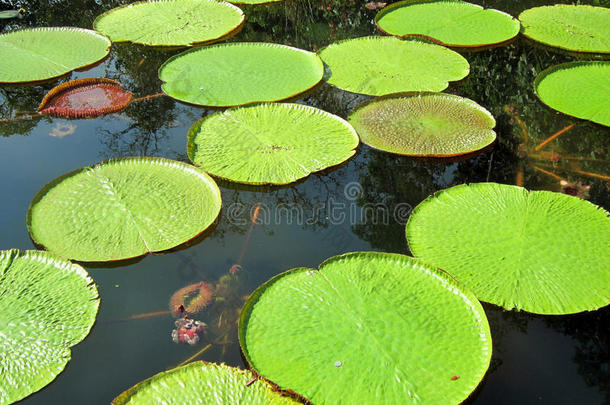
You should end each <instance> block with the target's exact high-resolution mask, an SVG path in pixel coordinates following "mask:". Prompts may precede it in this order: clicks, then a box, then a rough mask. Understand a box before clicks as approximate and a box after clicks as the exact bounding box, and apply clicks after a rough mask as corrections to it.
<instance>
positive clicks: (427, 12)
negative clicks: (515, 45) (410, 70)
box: [375, 0, 521, 47]
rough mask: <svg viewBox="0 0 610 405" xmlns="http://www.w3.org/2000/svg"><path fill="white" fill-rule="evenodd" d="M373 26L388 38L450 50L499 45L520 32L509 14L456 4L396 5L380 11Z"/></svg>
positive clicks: (428, 0)
mask: <svg viewBox="0 0 610 405" xmlns="http://www.w3.org/2000/svg"><path fill="white" fill-rule="evenodd" d="M375 22H376V23H377V26H378V27H379V29H381V30H382V31H384V32H386V33H388V34H390V35H396V36H401V37H402V36H408V35H418V36H424V37H428V38H432V39H433V40H437V41H440V42H441V43H442V44H443V45H445V46H452V47H481V46H486V45H495V44H500V43H503V42H506V41H509V40H511V39H512V38H514V37H515V36H517V35H518V34H519V29H520V28H521V25H520V24H519V21H518V20H517V19H515V18H513V17H512V16H510V15H509V14H506V13H504V12H502V11H498V10H494V9H484V8H483V7H481V6H479V5H478V4H472V3H467V2H465V1H460V0H407V1H400V2H398V3H393V4H391V5H389V6H387V7H385V8H384V9H382V10H381V11H380V12H379V13H378V14H377V16H375Z"/></svg>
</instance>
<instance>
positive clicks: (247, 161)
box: [187, 103, 358, 184]
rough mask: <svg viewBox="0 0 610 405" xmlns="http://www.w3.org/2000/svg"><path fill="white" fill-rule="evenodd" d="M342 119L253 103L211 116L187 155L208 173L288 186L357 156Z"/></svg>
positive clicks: (192, 134)
mask: <svg viewBox="0 0 610 405" xmlns="http://www.w3.org/2000/svg"><path fill="white" fill-rule="evenodd" d="M357 146H358V135H356V131H354V129H353V128H352V126H351V125H349V124H348V123H347V122H346V121H344V120H343V119H341V118H339V117H337V116H335V115H332V114H329V113H327V112H325V111H322V110H319V109H317V108H314V107H309V106H305V105H301V104H286V103H281V104H257V105H253V106H245V107H238V108H232V109H229V110H226V111H224V112H221V113H217V114H212V115H209V116H207V117H205V118H203V119H202V120H201V121H199V122H197V123H195V125H193V127H192V128H191V130H190V131H189V134H188V145H187V150H188V155H189V158H190V159H191V161H192V162H193V163H194V164H196V165H197V166H200V167H201V168H202V169H203V170H205V171H206V172H208V173H210V174H212V175H214V176H218V177H221V178H224V179H228V180H230V181H235V182H239V183H247V184H288V183H292V182H293V181H296V180H298V179H300V178H303V177H306V176H308V175H309V174H310V173H312V172H315V171H319V170H322V169H325V168H327V167H330V166H334V165H337V164H339V163H341V162H343V161H345V160H347V159H349V158H350V157H352V156H353V155H354V153H355V148H356V147H357Z"/></svg>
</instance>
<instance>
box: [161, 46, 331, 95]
mask: <svg viewBox="0 0 610 405" xmlns="http://www.w3.org/2000/svg"><path fill="white" fill-rule="evenodd" d="M323 74H324V66H323V65H322V61H321V60H320V58H318V56H317V55H316V54H314V53H311V52H307V51H304V50H302V49H297V48H292V47H289V46H285V45H278V44H269V43H263V42H234V43H229V44H222V45H214V46H208V47H205V48H200V49H193V50H190V51H187V52H183V53H181V54H179V55H176V56H173V57H171V58H170V59H169V60H168V61H167V62H165V63H164V64H163V65H162V66H161V68H160V69H159V78H160V79H161V80H163V81H164V82H165V83H163V86H162V88H163V91H164V92H165V94H167V95H168V96H170V97H173V98H175V99H177V100H181V101H186V102H187V103H191V104H197V105H204V106H216V107H232V106H236V105H243V104H248V103H253V102H262V101H279V100H284V99H286V98H289V97H293V96H295V95H297V94H299V93H302V92H304V91H306V90H309V89H310V88H312V87H314V86H315V85H316V84H317V83H318V82H319V81H320V80H322V75H323Z"/></svg>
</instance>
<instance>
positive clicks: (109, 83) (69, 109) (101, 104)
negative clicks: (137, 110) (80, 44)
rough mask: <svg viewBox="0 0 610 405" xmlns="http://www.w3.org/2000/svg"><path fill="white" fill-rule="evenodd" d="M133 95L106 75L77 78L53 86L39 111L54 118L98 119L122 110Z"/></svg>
mask: <svg viewBox="0 0 610 405" xmlns="http://www.w3.org/2000/svg"><path fill="white" fill-rule="evenodd" d="M131 97H132V94H131V92H129V91H126V90H123V87H122V86H121V84H120V83H119V82H116V81H114V80H110V79H104V78H90V79H77V80H71V81H69V82H66V83H63V84H60V85H59V86H56V87H54V88H53V89H51V91H49V92H48V93H47V95H46V96H45V97H44V99H43V100H42V103H40V106H39V107H38V111H39V112H40V113H41V114H45V115H51V116H53V117H60V118H68V119H70V118H71V119H79V118H95V117H101V116H102V115H106V114H111V113H114V112H117V111H121V110H122V109H124V108H125V107H127V105H128V104H129V103H130V102H131Z"/></svg>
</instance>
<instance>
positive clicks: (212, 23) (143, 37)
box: [93, 0, 244, 46]
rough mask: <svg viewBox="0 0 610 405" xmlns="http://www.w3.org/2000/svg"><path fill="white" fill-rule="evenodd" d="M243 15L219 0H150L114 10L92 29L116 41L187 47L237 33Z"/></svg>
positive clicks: (102, 17) (99, 19)
mask: <svg viewBox="0 0 610 405" xmlns="http://www.w3.org/2000/svg"><path fill="white" fill-rule="evenodd" d="M243 22H244V13H243V12H242V11H241V10H240V9H239V8H238V7H235V6H234V5H232V4H229V3H227V2H225V1H219V0H189V1H183V0H149V1H138V2H135V3H130V4H126V5H124V6H121V7H117V8H113V9H112V10H110V11H107V12H105V13H104V14H102V15H100V16H98V17H97V18H96V19H95V21H94V22H93V27H94V28H95V29H96V30H98V31H100V32H103V33H104V34H106V35H108V36H109V37H110V39H112V40H113V41H115V42H123V41H130V42H134V43H137V44H144V45H154V46H180V45H185V46H190V45H194V44H203V43H210V42H215V41H219V40H222V39H224V38H226V37H227V36H229V35H231V34H233V33H235V32H236V30H238V29H239V28H240V27H241V25H242V24H243Z"/></svg>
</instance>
